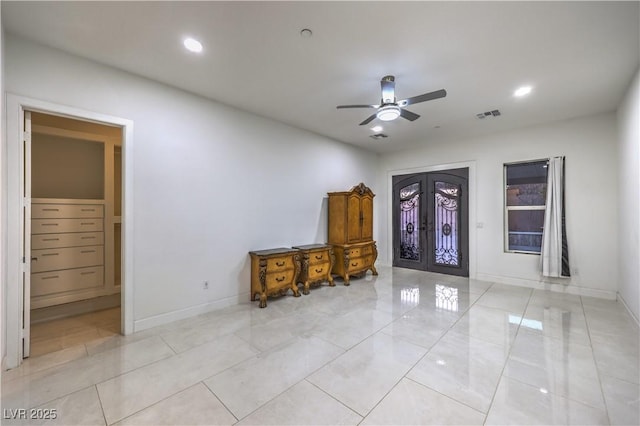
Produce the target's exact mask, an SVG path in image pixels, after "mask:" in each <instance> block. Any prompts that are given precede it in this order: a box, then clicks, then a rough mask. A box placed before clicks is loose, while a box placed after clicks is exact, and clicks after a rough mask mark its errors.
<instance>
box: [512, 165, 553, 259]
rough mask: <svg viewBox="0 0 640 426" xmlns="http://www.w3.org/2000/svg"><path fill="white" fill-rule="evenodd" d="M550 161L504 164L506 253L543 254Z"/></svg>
mask: <svg viewBox="0 0 640 426" xmlns="http://www.w3.org/2000/svg"><path fill="white" fill-rule="evenodd" d="M547 166H548V161H547V160H538V161H528V162H525V163H512V164H505V165H504V180H505V194H504V200H505V220H504V222H505V251H507V252H519V253H540V247H541V246H542V229H543V227H544V210H545V202H546V199H547Z"/></svg>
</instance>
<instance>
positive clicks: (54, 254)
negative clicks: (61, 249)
mask: <svg viewBox="0 0 640 426" xmlns="http://www.w3.org/2000/svg"><path fill="white" fill-rule="evenodd" d="M59 255H60V253H42V257H45V256H59Z"/></svg>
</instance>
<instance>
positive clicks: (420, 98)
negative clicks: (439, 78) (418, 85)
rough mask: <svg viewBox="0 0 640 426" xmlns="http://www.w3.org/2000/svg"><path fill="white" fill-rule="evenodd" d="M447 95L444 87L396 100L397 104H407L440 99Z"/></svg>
mask: <svg viewBox="0 0 640 426" xmlns="http://www.w3.org/2000/svg"><path fill="white" fill-rule="evenodd" d="M445 96H447V91H446V90H444V89H440V90H436V91H435V92H430V93H425V94H424V95H419V96H414V97H412V98H407V99H404V100H402V101H399V102H398V106H401V107H403V106H407V105H411V104H417V103H419V102H426V101H432V100H434V99H440V98H444V97H445Z"/></svg>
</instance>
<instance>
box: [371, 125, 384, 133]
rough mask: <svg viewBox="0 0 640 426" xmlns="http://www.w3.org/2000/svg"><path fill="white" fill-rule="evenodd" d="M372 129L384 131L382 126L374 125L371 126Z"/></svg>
mask: <svg viewBox="0 0 640 426" xmlns="http://www.w3.org/2000/svg"><path fill="white" fill-rule="evenodd" d="M371 130H373V131H374V132H381V131H382V126H373V127H372V128H371Z"/></svg>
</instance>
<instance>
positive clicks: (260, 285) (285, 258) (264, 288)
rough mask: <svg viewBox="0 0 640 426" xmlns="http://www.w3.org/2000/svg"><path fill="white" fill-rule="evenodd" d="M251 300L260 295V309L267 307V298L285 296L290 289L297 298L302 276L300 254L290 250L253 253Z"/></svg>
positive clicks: (251, 253) (282, 249) (280, 249)
mask: <svg viewBox="0 0 640 426" xmlns="http://www.w3.org/2000/svg"><path fill="white" fill-rule="evenodd" d="M249 254H250V255H251V300H252V301H253V300H255V297H256V295H260V307H261V308H266V307H267V296H276V295H280V296H281V295H284V294H286V293H287V291H288V290H289V289H291V291H293V295H294V296H295V297H299V296H300V292H299V291H298V281H297V280H298V275H299V274H300V253H299V252H298V250H294V249H289V248H276V249H269V250H260V251H251V252H249Z"/></svg>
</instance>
